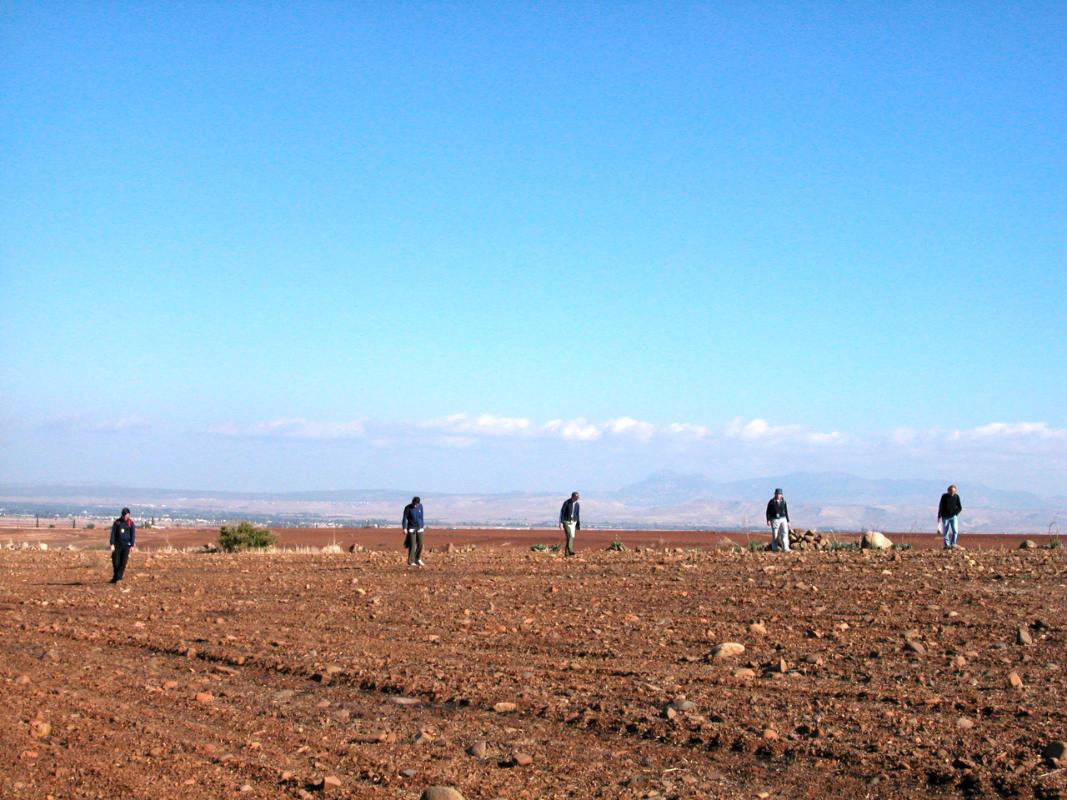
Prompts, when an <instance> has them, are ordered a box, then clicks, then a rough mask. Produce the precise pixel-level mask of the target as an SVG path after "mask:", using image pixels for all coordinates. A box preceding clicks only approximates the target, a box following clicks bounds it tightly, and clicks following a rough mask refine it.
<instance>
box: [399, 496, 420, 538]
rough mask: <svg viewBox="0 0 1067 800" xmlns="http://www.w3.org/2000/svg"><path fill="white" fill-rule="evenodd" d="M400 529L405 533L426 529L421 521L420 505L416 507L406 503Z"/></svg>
mask: <svg viewBox="0 0 1067 800" xmlns="http://www.w3.org/2000/svg"><path fill="white" fill-rule="evenodd" d="M400 527H402V528H403V529H404V530H406V531H410V530H418V529H419V528H425V527H426V526H425V525H424V524H423V521H422V503H419V504H418V505H415V504H414V503H408V504H407V505H406V506H404V518H403V519H402V520H400Z"/></svg>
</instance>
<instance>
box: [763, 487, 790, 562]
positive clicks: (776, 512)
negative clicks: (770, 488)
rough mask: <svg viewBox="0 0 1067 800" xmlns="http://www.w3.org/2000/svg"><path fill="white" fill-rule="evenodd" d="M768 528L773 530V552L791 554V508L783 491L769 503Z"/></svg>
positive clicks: (775, 492)
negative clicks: (779, 551) (780, 551)
mask: <svg viewBox="0 0 1067 800" xmlns="http://www.w3.org/2000/svg"><path fill="white" fill-rule="evenodd" d="M767 527H768V528H770V529H771V550H772V551H774V552H778V550H779V549H781V550H783V551H784V552H786V553H788V552H789V506H788V505H786V502H785V495H783V494H782V490H781V489H775V490H774V497H772V498H771V499H770V501H769V502H768V503H767Z"/></svg>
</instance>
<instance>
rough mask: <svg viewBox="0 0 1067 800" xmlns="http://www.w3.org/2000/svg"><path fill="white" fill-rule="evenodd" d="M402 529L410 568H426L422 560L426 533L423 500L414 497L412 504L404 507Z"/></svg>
mask: <svg viewBox="0 0 1067 800" xmlns="http://www.w3.org/2000/svg"><path fill="white" fill-rule="evenodd" d="M400 527H401V528H403V529H404V546H405V547H407V549H408V566H409V567H425V566H426V564H425V562H423V560H422V534H423V533H424V532H425V531H426V524H425V522H424V521H423V516H422V500H421V499H420V498H418V497H412V498H411V502H410V503H408V504H407V505H406V506H404V517H403V519H401V521H400Z"/></svg>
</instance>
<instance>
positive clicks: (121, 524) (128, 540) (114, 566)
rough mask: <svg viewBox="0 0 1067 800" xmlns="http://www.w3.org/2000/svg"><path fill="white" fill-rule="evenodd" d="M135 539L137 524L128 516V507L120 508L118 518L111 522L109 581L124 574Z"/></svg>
mask: <svg viewBox="0 0 1067 800" xmlns="http://www.w3.org/2000/svg"><path fill="white" fill-rule="evenodd" d="M136 541H137V525H136V523H134V521H133V517H131V516H130V509H128V508H124V509H122V513H121V514H119V518H118V519H116V520H115V521H114V522H112V523H111V540H110V544H111V570H112V572H111V581H110V583H118V582H119V581H121V580H122V576H123V575H125V574H126V564H127V562H128V561H129V560H130V551H131V550H132V549H133V548H134V547H135V544H136Z"/></svg>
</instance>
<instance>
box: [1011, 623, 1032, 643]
mask: <svg viewBox="0 0 1067 800" xmlns="http://www.w3.org/2000/svg"><path fill="white" fill-rule="evenodd" d="M1015 641H1016V642H1018V643H1019V644H1021V645H1031V644H1033V643H1034V637H1033V636H1031V635H1030V629H1029V628H1027V627H1026V626H1025V625H1020V626H1019V627H1018V629H1016V631H1015Z"/></svg>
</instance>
